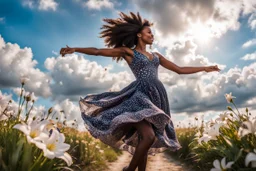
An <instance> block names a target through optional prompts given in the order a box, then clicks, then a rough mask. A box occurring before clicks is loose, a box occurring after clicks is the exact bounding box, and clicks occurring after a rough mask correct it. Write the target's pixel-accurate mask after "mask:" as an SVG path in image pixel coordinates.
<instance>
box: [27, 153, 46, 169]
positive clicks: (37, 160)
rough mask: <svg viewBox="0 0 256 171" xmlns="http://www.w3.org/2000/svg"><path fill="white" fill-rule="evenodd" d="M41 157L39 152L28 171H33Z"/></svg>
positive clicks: (41, 154)
mask: <svg viewBox="0 0 256 171" xmlns="http://www.w3.org/2000/svg"><path fill="white" fill-rule="evenodd" d="M42 157H43V153H42V152H41V153H40V155H39V157H38V158H37V160H36V161H35V163H34V164H33V165H32V167H31V168H30V169H29V171H33V169H34V167H35V166H36V165H37V164H38V162H39V161H40V160H41V158H42Z"/></svg>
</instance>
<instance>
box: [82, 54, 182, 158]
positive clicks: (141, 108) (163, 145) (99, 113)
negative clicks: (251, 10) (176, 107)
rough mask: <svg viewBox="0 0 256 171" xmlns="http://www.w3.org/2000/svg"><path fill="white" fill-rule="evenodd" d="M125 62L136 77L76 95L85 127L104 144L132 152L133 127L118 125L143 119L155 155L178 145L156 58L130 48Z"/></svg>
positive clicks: (135, 136)
mask: <svg viewBox="0 0 256 171" xmlns="http://www.w3.org/2000/svg"><path fill="white" fill-rule="evenodd" d="M133 52H134V58H133V60H132V62H131V64H129V67H130V68H131V70H132V72H133V74H134V76H135V77H136V80H135V81H133V82H131V83H130V84H129V85H128V86H126V87H125V88H123V89H122V90H120V91H116V92H104V93H101V94H88V95H87V96H85V97H84V98H80V101H79V105H80V110H81V113H82V118H83V120H84V122H85V127H86V129H87V130H88V131H89V132H90V133H91V135H92V136H93V137H95V138H97V139H100V140H101V141H102V142H104V143H105V144H108V145H109V146H112V147H114V148H118V149H121V150H125V151H128V152H129V153H130V154H134V152H135V147H136V146H137V144H138V138H139V137H138V133H137V131H136V129H130V130H126V131H124V129H122V126H124V125H125V124H127V123H135V122H139V121H142V120H143V119H144V120H146V121H148V122H149V123H150V124H151V125H152V128H153V130H154V132H155V135H156V137H157V138H156V139H155V141H154V143H153V144H152V146H151V148H150V149H149V150H148V154H150V155H155V154H156V153H160V152H163V151H164V150H166V149H170V150H173V151H175V150H178V149H179V148H181V146H180V144H179V142H178V140H177V137H176V133H175V130H174V126H173V123H172V120H171V114H170V109H169V102H168V98H167V93H166V90H165V88H164V86H163V84H162V82H161V81H160V80H159V79H158V66H159V57H158V56H157V55H156V54H153V59H152V60H150V59H149V58H147V57H146V56H145V55H143V54H142V53H140V52H138V51H136V50H135V49H134V50H133Z"/></svg>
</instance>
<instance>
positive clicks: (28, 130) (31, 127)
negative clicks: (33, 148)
mask: <svg viewBox="0 0 256 171" xmlns="http://www.w3.org/2000/svg"><path fill="white" fill-rule="evenodd" d="M46 124H47V122H45V121H43V122H37V121H33V119H32V118H29V119H28V125H27V124H26V123H24V122H23V123H21V124H16V125H14V127H13V128H15V129H18V130H20V131H22V132H23V133H24V134H25V135H26V136H27V141H28V143H36V142H37V141H41V140H43V139H45V138H47V137H49V134H47V133H46V132H44V131H43V130H44V127H45V125H46Z"/></svg>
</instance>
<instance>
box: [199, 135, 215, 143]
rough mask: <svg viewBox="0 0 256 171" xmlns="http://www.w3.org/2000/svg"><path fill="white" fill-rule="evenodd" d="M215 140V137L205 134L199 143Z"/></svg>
mask: <svg viewBox="0 0 256 171" xmlns="http://www.w3.org/2000/svg"><path fill="white" fill-rule="evenodd" d="M212 139H214V138H213V137H211V136H209V135H208V134H203V136H202V137H201V138H199V139H198V143H199V144H202V141H204V142H206V143H207V142H208V141H210V140H212Z"/></svg>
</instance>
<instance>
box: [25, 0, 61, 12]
mask: <svg viewBox="0 0 256 171" xmlns="http://www.w3.org/2000/svg"><path fill="white" fill-rule="evenodd" d="M22 5H23V6H27V7H29V8H31V9H34V8H35V7H37V8H38V9H39V10H44V11H48V10H53V11H56V10H57V7H58V5H59V4H58V3H57V2H56V1H55V0H39V1H38V0H23V1H22Z"/></svg>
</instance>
